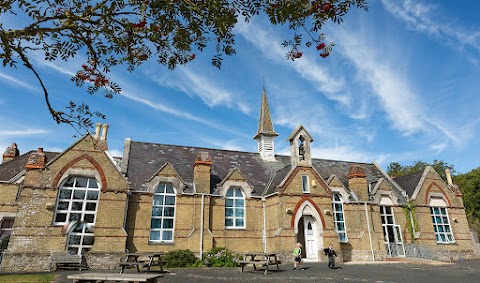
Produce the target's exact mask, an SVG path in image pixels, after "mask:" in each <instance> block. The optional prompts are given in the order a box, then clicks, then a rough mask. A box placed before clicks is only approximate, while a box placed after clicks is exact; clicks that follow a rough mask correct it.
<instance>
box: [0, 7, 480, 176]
mask: <svg viewBox="0 0 480 283" xmlns="http://www.w3.org/2000/svg"><path fill="white" fill-rule="evenodd" d="M368 3H369V10H368V12H364V11H360V10H356V9H354V10H351V11H350V13H349V14H347V16H346V17H345V19H344V20H345V21H344V23H343V24H341V25H336V24H329V25H327V26H326V28H325V30H324V32H325V33H326V34H327V41H328V42H330V41H333V42H335V44H336V46H335V47H334V50H333V52H332V54H331V55H330V56H329V57H327V58H326V59H322V58H321V57H319V56H318V55H319V53H318V51H316V50H315V48H311V49H304V50H303V51H304V55H303V57H302V58H301V59H299V60H297V61H295V62H292V61H288V60H287V59H286V58H285V53H286V52H287V50H285V49H283V47H282V46H281V42H282V40H283V39H288V38H289V34H288V33H286V32H288V31H287V30H285V29H283V28H281V27H274V26H270V25H268V24H267V22H265V21H263V20H262V19H257V20H254V21H253V22H251V23H250V24H248V25H246V24H240V25H239V26H238V27H237V29H236V31H237V34H238V37H237V39H236V43H237V47H236V49H237V55H236V56H233V57H228V58H225V60H224V61H223V66H222V69H221V70H217V69H216V68H214V67H212V66H211V64H210V57H208V56H205V54H201V53H199V54H198V55H197V58H196V59H195V60H194V61H193V63H191V64H189V65H187V66H185V67H179V68H178V69H176V70H175V71H169V70H167V69H166V68H165V67H162V66H159V65H157V64H156V63H155V62H151V63H148V64H145V65H143V66H142V67H141V68H138V69H137V70H136V71H134V72H133V73H129V72H127V71H126V70H125V68H122V69H116V70H114V72H112V73H111V78H112V79H113V80H115V81H117V82H118V83H120V84H121V87H122V89H123V92H122V94H121V95H119V96H116V97H115V98H114V99H112V100H107V99H105V98H102V97H101V95H96V96H93V97H90V96H89V95H88V94H86V91H85V89H81V88H78V87H76V86H75V85H74V84H73V83H71V82H70V77H71V75H72V74H74V73H75V71H77V70H78V69H79V68H80V66H81V64H82V63H83V60H82V59H83V58H82V57H81V56H78V57H76V58H75V59H74V60H71V61H69V62H67V63H65V62H45V61H43V59H42V57H41V56H36V55H33V56H35V61H34V62H35V64H36V66H37V68H38V70H39V71H40V73H41V75H42V77H43V78H44V80H45V82H46V84H47V87H48V88H49V90H50V92H51V95H52V98H51V99H52V102H53V104H54V106H55V107H58V108H61V107H63V106H65V105H66V104H67V103H68V101H69V99H70V97H75V98H76V99H78V101H82V100H84V101H86V102H88V103H89V104H90V106H91V107H92V108H94V109H97V110H101V111H102V112H103V113H104V114H106V115H107V119H106V120H105V121H100V122H102V123H108V124H109V126H110V127H109V131H108V141H109V148H110V151H111V152H112V154H113V155H115V156H121V154H122V151H123V144H124V140H125V138H131V139H132V140H135V141H145V142H154V143H164V144H175V145H186V146H199V147H206V148H220V149H228V150H240V151H249V152H255V151H256V150H257V144H256V141H254V140H253V139H252V138H253V136H254V135H255V134H256V131H257V125H258V115H259V108H260V101H261V93H262V88H263V85H265V89H266V92H267V97H268V100H269V104H270V110H271V113H272V119H273V123H274V127H275V130H276V132H277V133H279V137H277V138H276V140H275V151H276V153H277V154H289V143H288V142H287V141H286V139H287V137H288V136H289V134H290V133H291V132H292V131H293V130H294V129H295V127H296V126H298V125H300V124H302V125H303V126H304V127H305V128H306V129H307V131H309V133H310V134H311V136H312V137H313V138H314V143H313V144H312V151H313V156H314V157H315V158H325V159H335V160H347V161H359V162H377V163H379V164H380V165H381V166H382V167H383V168H384V169H386V167H387V166H388V164H389V163H390V162H399V163H401V164H405V165H407V164H408V165H410V164H412V163H413V162H414V161H416V160H421V161H425V162H432V161H433V160H434V159H437V160H443V161H445V162H448V163H449V164H453V165H454V166H455V170H456V171H457V173H465V172H468V171H470V170H472V169H474V168H477V167H478V166H480V163H479V162H478V156H480V152H479V151H480V116H479V115H478V112H479V111H480V95H479V90H480V88H479V84H480V22H479V20H478V13H477V12H478V11H479V10H480V1H476V0H471V1H466V0H465V1H461V2H459V1H454V0H450V1H446V0H445V1H423V0H417V1H406V0H405V1H400V0H399V1H393V0H370V1H368ZM0 21H2V22H3V23H10V24H11V23H13V21H15V19H14V18H12V17H11V16H9V17H4V18H3V19H0ZM0 107H1V109H2V111H0V150H1V151H4V150H5V149H6V148H7V146H9V145H10V144H11V143H12V142H16V143H17V144H18V147H19V149H20V152H21V153H24V152H27V151H29V150H34V149H36V148H37V147H43V148H44V149H45V150H48V151H63V150H64V149H66V148H67V147H68V146H70V145H71V144H72V143H73V142H74V141H75V140H76V139H75V138H73V137H72V136H73V135H74V134H75V132H74V130H73V129H72V128H71V127H69V126H67V125H60V126H59V125H57V124H56V123H55V122H54V121H53V120H52V119H51V118H50V116H49V113H48V111H47V108H46V107H45V104H44V100H43V96H42V93H41V90H40V87H39V85H38V84H37V83H36V81H35V79H34V77H33V75H32V74H31V73H29V72H28V71H26V70H24V69H22V68H19V69H11V68H1V69H0Z"/></svg>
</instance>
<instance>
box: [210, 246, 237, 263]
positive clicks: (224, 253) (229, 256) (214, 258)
mask: <svg viewBox="0 0 480 283" xmlns="http://www.w3.org/2000/svg"><path fill="white" fill-rule="evenodd" d="M237 259H239V256H238V255H236V254H233V253H232V252H231V251H229V250H227V249H226V248H221V247H219V248H213V249H211V250H210V251H208V252H207V253H206V254H204V256H203V258H202V261H203V264H205V265H206V266H209V267H236V266H238V264H237V262H236V260H237Z"/></svg>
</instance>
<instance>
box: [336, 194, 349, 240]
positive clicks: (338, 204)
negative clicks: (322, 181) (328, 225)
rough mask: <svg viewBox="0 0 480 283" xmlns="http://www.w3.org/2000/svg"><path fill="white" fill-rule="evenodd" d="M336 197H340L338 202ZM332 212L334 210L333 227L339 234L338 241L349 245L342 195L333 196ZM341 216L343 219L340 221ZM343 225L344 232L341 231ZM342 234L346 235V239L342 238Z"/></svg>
mask: <svg viewBox="0 0 480 283" xmlns="http://www.w3.org/2000/svg"><path fill="white" fill-rule="evenodd" d="M335 196H337V197H338V200H337V199H335ZM337 208H339V209H337ZM332 210H333V226H334V227H335V231H336V232H337V235H338V240H339V241H340V243H348V236H347V226H346V224H345V213H344V210H343V201H342V195H341V194H340V193H333V194H332ZM340 216H341V219H340ZM342 225H343V230H342V229H339V228H341V226H342ZM342 234H343V235H344V237H342Z"/></svg>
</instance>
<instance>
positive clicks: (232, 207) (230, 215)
mask: <svg viewBox="0 0 480 283" xmlns="http://www.w3.org/2000/svg"><path fill="white" fill-rule="evenodd" d="M225 227H226V228H245V200H244V197H243V193H242V190H241V189H240V188H229V189H228V191H227V195H226V197H225Z"/></svg>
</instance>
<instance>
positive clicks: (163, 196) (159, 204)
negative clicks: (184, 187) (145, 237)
mask: <svg viewBox="0 0 480 283" xmlns="http://www.w3.org/2000/svg"><path fill="white" fill-rule="evenodd" d="M175 203H176V194H175V190H174V189H173V186H172V184H165V183H162V184H159V185H158V187H157V189H156V190H155V194H154V195H153V205H152V220H151V222H150V241H152V242H173V230H174V223H175Z"/></svg>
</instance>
